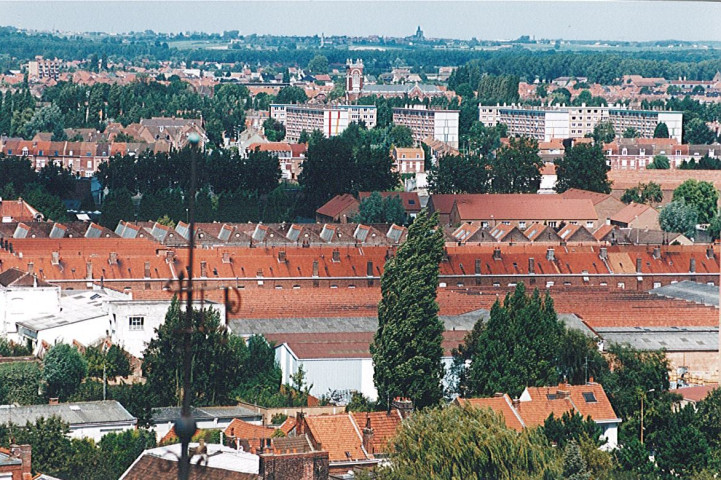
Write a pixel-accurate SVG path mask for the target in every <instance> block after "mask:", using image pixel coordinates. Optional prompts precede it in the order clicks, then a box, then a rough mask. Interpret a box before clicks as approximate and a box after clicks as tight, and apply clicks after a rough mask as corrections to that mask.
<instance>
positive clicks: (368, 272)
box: [366, 262, 373, 277]
mask: <svg viewBox="0 0 721 480" xmlns="http://www.w3.org/2000/svg"><path fill="white" fill-rule="evenodd" d="M366 276H368V277H372V276H373V262H368V263H366Z"/></svg>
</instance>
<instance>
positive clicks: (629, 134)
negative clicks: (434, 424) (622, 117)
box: [622, 127, 641, 138]
mask: <svg viewBox="0 0 721 480" xmlns="http://www.w3.org/2000/svg"><path fill="white" fill-rule="evenodd" d="M640 136H641V134H640V133H639V132H638V130H636V129H635V128H633V127H628V128H627V129H626V130H624V131H623V135H622V137H623V138H638V137H640Z"/></svg>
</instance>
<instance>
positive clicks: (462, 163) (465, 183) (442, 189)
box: [428, 155, 491, 193]
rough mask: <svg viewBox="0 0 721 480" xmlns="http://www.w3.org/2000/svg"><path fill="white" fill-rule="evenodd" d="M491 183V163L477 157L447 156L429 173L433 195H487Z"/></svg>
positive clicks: (439, 160) (429, 183) (429, 182)
mask: <svg viewBox="0 0 721 480" xmlns="http://www.w3.org/2000/svg"><path fill="white" fill-rule="evenodd" d="M490 182H491V170H490V167H489V161H488V160H487V159H485V158H481V157H478V156H476V155H446V156H444V157H441V158H440V159H438V163H437V165H434V166H433V167H432V168H431V170H430V171H429V172H428V189H429V190H430V191H431V192H432V193H486V192H488V191H489V190H490V186H489V184H490Z"/></svg>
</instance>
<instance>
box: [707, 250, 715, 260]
mask: <svg viewBox="0 0 721 480" xmlns="http://www.w3.org/2000/svg"><path fill="white" fill-rule="evenodd" d="M706 258H714V252H713V247H706Z"/></svg>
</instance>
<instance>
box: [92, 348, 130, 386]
mask: <svg viewBox="0 0 721 480" xmlns="http://www.w3.org/2000/svg"><path fill="white" fill-rule="evenodd" d="M83 357H85V360H86V362H87V363H88V376H89V377H94V378H102V377H103V368H104V369H105V375H106V376H107V377H108V378H114V377H127V376H128V375H130V374H131V373H132V372H131V368H130V354H129V353H128V352H126V351H125V350H124V349H123V348H122V347H119V346H117V345H111V346H110V347H109V348H108V349H107V351H104V350H103V347H102V346H97V347H96V346H89V347H87V348H86V349H85V352H84V353H83Z"/></svg>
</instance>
